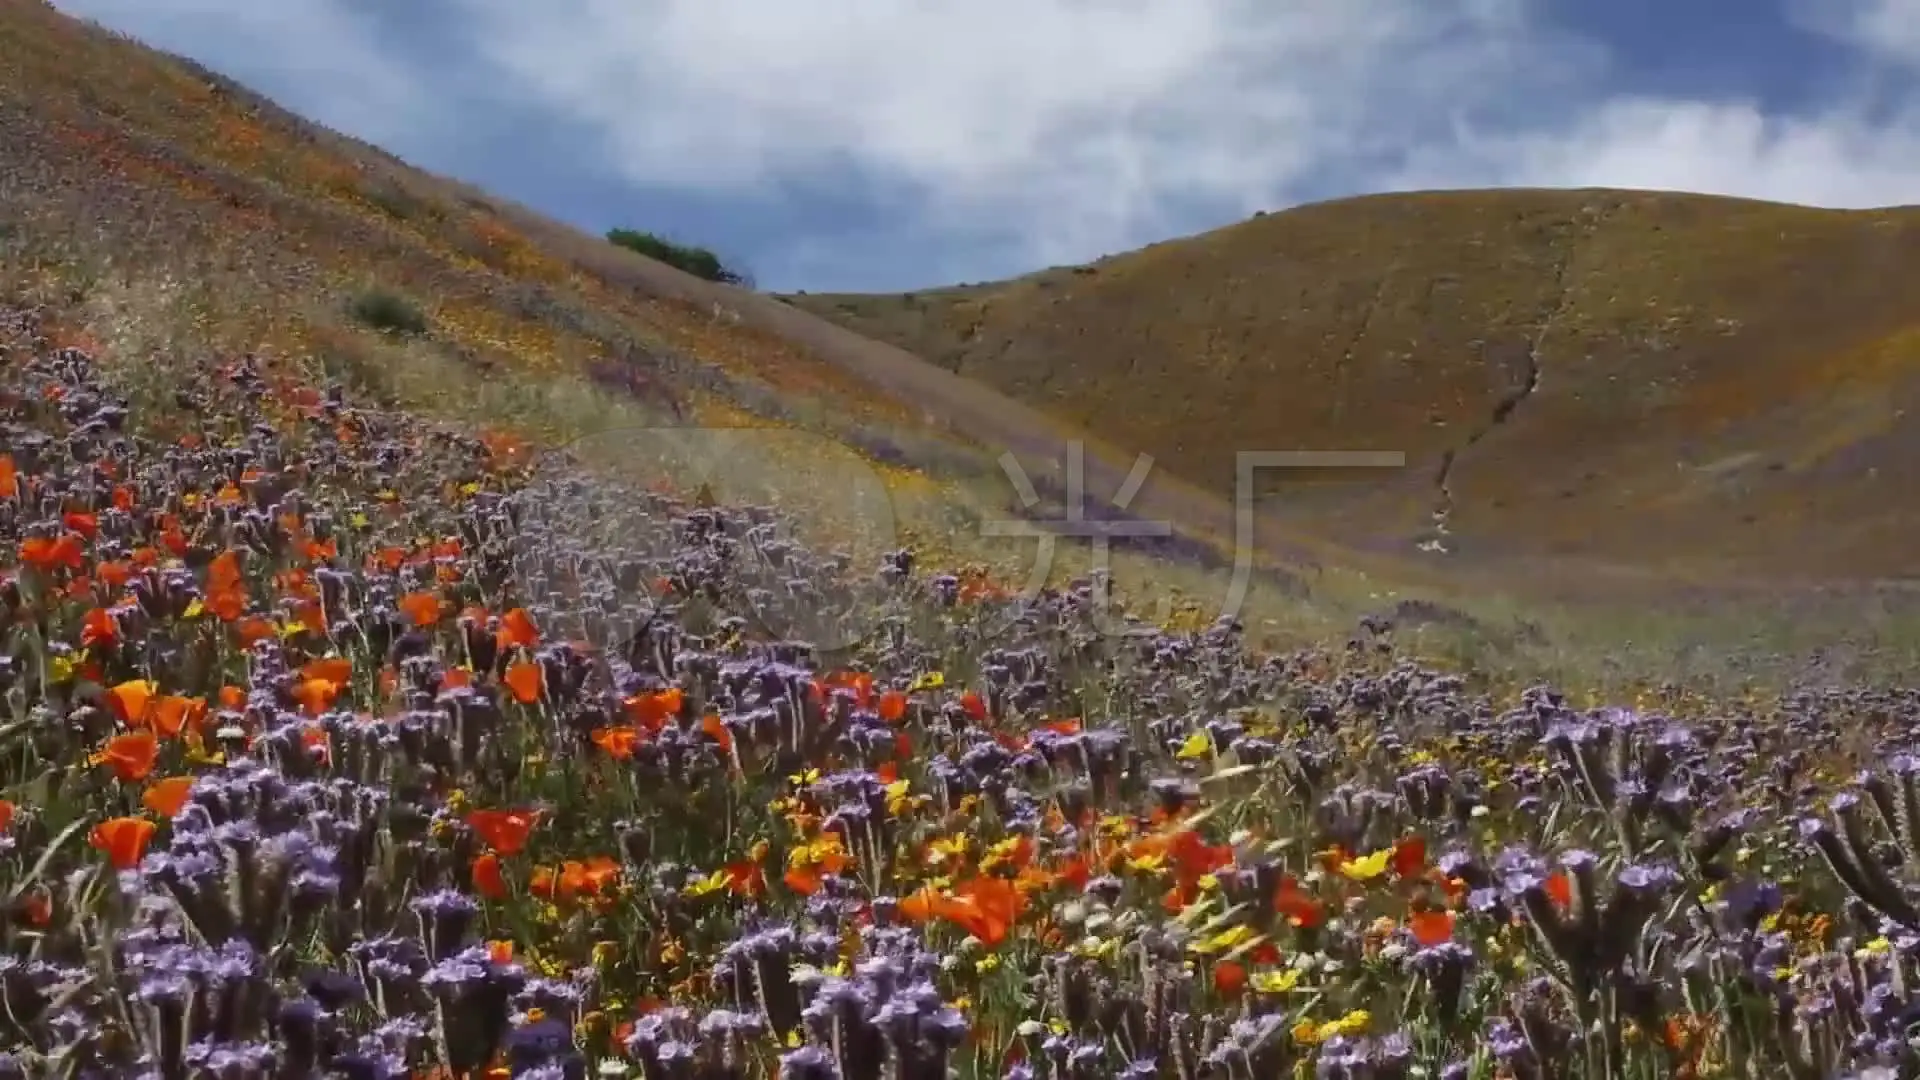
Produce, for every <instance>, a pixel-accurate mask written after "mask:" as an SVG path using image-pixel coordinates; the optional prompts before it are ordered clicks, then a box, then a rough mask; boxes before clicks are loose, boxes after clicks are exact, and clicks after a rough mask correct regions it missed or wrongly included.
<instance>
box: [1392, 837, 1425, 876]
mask: <svg viewBox="0 0 1920 1080" xmlns="http://www.w3.org/2000/svg"><path fill="white" fill-rule="evenodd" d="M1391 861H1392V865H1393V872H1394V873H1395V874H1396V875H1398V876H1399V877H1402V878H1413V877H1419V876H1420V872H1421V871H1422V870H1425V869H1426V868H1427V842H1426V841H1425V840H1424V839H1422V838H1420V837H1418V836H1409V837H1407V838H1406V839H1404V840H1402V841H1400V842H1399V843H1397V844H1395V845H1393V856H1392V860H1391Z"/></svg>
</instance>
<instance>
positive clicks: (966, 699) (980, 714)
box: [960, 690, 987, 724]
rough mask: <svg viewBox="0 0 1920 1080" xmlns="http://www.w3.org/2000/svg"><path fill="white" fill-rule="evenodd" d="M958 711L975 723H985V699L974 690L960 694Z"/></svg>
mask: <svg viewBox="0 0 1920 1080" xmlns="http://www.w3.org/2000/svg"><path fill="white" fill-rule="evenodd" d="M960 711H961V712H963V713H966V714H967V718H968V719H969V720H972V721H973V722H974V723H976V724H983V723H986V720H987V701H986V699H985V698H983V697H981V696H980V695H979V694H978V693H976V692H975V691H972V690H969V691H967V692H966V693H964V694H961V695H960Z"/></svg>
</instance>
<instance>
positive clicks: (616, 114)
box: [59, 0, 1920, 280]
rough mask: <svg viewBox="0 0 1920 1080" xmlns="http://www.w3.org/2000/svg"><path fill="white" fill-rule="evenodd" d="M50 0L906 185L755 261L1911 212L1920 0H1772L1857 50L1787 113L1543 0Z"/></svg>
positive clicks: (391, 125)
mask: <svg viewBox="0 0 1920 1080" xmlns="http://www.w3.org/2000/svg"><path fill="white" fill-rule="evenodd" d="M59 2H60V4H61V6H62V7H64V8H66V9H68V10H71V11H75V12H77V13H80V14H86V15H91V16H95V17H98V18H99V19H101V20H102V21H103V22H106V23H107V24H109V25H112V26H115V27H117V28H121V29H124V30H128V31H130V32H132V33H135V34H136V35H139V36H142V37H144V38H147V39H148V40H150V41H152V42H154V43H155V44H157V45H160V46H161V47H163V48H169V49H173V50H175V51H179V52H183V53H187V54H190V55H196V56H199V57H202V58H203V59H206V60H207V61H209V62H210V63H214V64H215V65H216V66H220V67H222V68H223V69H226V70H228V71H230V72H231V73H233V74H234V75H236V76H237V77H239V78H241V79H242V80H243V81H247V82H251V83H256V84H257V85H259V86H260V87H261V88H262V89H264V90H266V91H268V92H269V93H270V94H273V95H275V96H276V97H279V98H281V99H282V100H283V102H284V103H285V104H287V105H289V106H290V107H292V108H294V109H296V110H300V111H303V112H306V113H308V114H309V115H313V116H315V117H316V118H318V119H320V120H322V121H323V122H326V123H328V124H330V125H331V126H336V127H340V128H342V129H344V130H348V131H350V132H352V133H354V134H358V135H361V136H362V137H366V138H369V139H372V140H374V141H377V142H381V143H383V144H384V145H386V146H388V148H389V149H393V150H395V151H397V152H399V153H401V154H402V155H403V156H407V157H411V158H415V159H416V160H421V159H426V160H432V159H435V158H439V157H441V156H442V155H440V154H438V153H435V152H433V151H434V148H435V147H437V146H438V145H442V144H444V143H446V142H448V141H452V142H460V141H462V140H465V141H466V143H467V145H466V150H465V152H464V153H462V154H460V155H458V156H459V157H461V158H463V159H465V160H470V161H471V160H480V159H482V158H483V157H492V158H495V159H499V158H500V157H501V156H502V155H510V154H511V153H512V151H511V148H507V147H487V148H485V153H484V154H482V153H480V152H479V151H478V150H477V149H476V146H475V145H474V144H473V141H474V140H476V139H480V138H482V136H479V135H476V134H474V132H475V131H476V130H477V129H476V128H474V127H472V126H470V125H469V124H467V123H463V122H462V121H463V119H465V120H471V119H474V118H475V117H474V116H473V115H471V114H470V115H469V116H468V117H465V118H463V117H461V116H460V115H459V113H460V110H461V108H462V105H463V104H464V105H465V106H467V107H472V105H473V102H474V99H473V98H472V97H471V95H470V94H469V93H468V92H469V91H471V90H472V89H473V88H474V86H475V85H476V84H477V83H478V82H486V83H487V91H488V94H489V95H490V96H492V97H493V98H495V99H496V100H500V101H510V102H513V103H515V104H516V106H518V105H525V106H526V107H527V108H529V109H531V110H534V111H535V112H539V113H544V114H545V115H548V116H552V117H555V118H561V119H564V120H566V121H568V122H569V123H574V124H581V125H584V127H585V129H586V130H588V131H589V132H592V133H593V134H594V135H595V136H596V137H597V139H598V142H597V144H596V145H588V146H584V147H582V156H581V158H580V159H578V160H577V161H576V162H572V163H569V162H565V161H558V162H554V163H553V164H552V166H551V167H552V168H567V167H583V168H600V167H603V166H604V167H609V168H611V169H612V170H613V171H615V172H617V173H618V174H620V175H622V176H624V177H626V178H627V179H629V180H631V181H633V182H635V183H637V184H642V185H649V186H664V187H670V188H671V187H677V188H683V189H688V190H697V191H709V192H713V191H717V192H721V193H723V194H724V193H730V192H738V193H740V194H741V195H742V196H743V197H744V196H748V195H759V194H764V193H766V192H768V191H781V190H788V191H790V190H793V189H795V188H799V187H804V186H806V185H807V184H829V185H831V184H835V183H846V182H848V178H849V177H856V178H858V179H859V181H860V182H862V183H863V184H872V185H878V186H880V187H882V188H884V189H887V190H889V191H902V190H904V191H907V192H910V193H911V195H912V197H911V198H909V199H907V200H906V201H905V202H903V203H902V204H901V205H900V206H899V207H894V206H891V205H890V206H889V207H888V208H887V214H886V220H885V221H884V222H881V223H880V224H879V226H878V227H877V228H875V227H873V226H872V225H871V224H869V225H865V226H862V235H861V243H860V253H859V254H854V253H852V252H851V251H845V250H844V249H838V248H836V247H835V246H834V245H835V243H837V242H841V241H843V240H844V239H846V238H840V237H831V236H826V235H825V234H823V233H816V232H810V231H809V227H810V223H809V222H807V221H806V220H804V218H803V217H801V216H800V215H802V214H804V213H805V211H804V210H798V209H797V210H796V220H795V231H794V234H793V235H791V236H783V237H780V238H777V239H772V240H770V242H769V245H768V249H767V250H763V251H761V252H758V253H757V254H756V256H755V261H756V262H757V263H759V264H761V265H763V266H765V265H769V264H772V265H779V264H783V263H784V264H786V265H788V266H790V267H798V266H800V265H803V264H804V265H807V266H809V267H817V261H818V258H819V253H820V252H821V251H823V250H824V251H830V252H835V251H839V252H841V253H842V257H846V258H850V259H854V260H858V261H860V262H862V263H863V264H867V265H870V264H874V263H890V264H891V265H892V266H893V267H894V268H896V269H897V268H899V267H900V266H902V265H905V264H907V263H909V262H911V263H917V264H919V265H920V266H922V267H927V268H932V267H939V268H941V269H943V270H949V271H954V272H958V273H966V274H968V275H970V276H974V277H978V276H981V275H982V274H984V273H988V272H993V273H999V272H1011V271H1014V270H1016V269H1019V268H1022V267H1026V266H1032V265H1036V264H1042V263H1049V262H1062V261H1071V260H1077V259H1083V258H1087V257H1090V256H1092V255H1096V254H1099V253H1102V252H1108V251H1115V250H1121V249H1125V248H1129V247H1133V246H1137V245H1139V244H1142V243H1146V242H1149V241H1151V240H1155V239H1160V238H1163V237H1166V236H1169V235H1174V234H1178V233H1182V232H1189V231H1193V230H1194V229H1196V228H1200V227H1204V226H1206V225H1209V224H1213V223H1217V222H1220V221H1224V220H1231V219H1233V218H1235V217H1237V216H1239V215H1243V214H1245V213H1247V212H1250V211H1252V210H1254V209H1256V208H1274V207H1278V206H1282V205H1285V204H1287V203H1289V202H1293V201H1297V200H1299V199H1301V198H1306V197H1316V196H1320V195H1325V194H1330V193H1339V192H1356V193H1357V192H1361V191H1369V190H1382V189H1392V188H1410V187H1438V186H1481V185H1507V184H1522V185H1540V186H1628V187H1648V188H1663V189H1679V190H1697V191H1709V192H1717V193H1723V194H1734V195H1748V196H1757V197H1763V198H1774V199H1784V200H1789V201H1796V202H1806V203H1813V204H1818V205H1828V206H1867V205H1887V204H1894V203H1912V202H1920V97H1915V96H1914V93H1913V77H1912V76H1913V73H1914V72H1915V71H1920V0H1775V2H1776V3H1778V4H1781V5H1784V7H1783V9H1782V10H1784V11H1785V12H1787V13H1788V14H1789V15H1790V17H1791V18H1792V19H1794V20H1795V21H1796V22H1797V24H1798V25H1800V26H1802V27H1804V28H1808V29H1810V30H1812V31H1814V32H1816V33H1819V34H1823V35H1826V36H1827V37H1828V38H1830V39H1831V40H1833V41H1836V42H1840V43H1843V44H1844V45H1845V46H1846V47H1848V48H1850V49H1853V50H1854V51H1855V52H1856V54H1857V55H1858V56H1859V58H1860V60H1861V63H1860V64H1859V65H1858V68H1859V75H1858V78H1857V79H1856V80H1855V83H1854V84H1852V85H1849V86H1848V87H1847V88H1846V93H1845V96H1844V97H1842V98H1836V99H1834V100H1828V101H1824V102H1818V103H1813V104H1810V105H1808V106H1807V107H1805V108H1804V109H1803V110H1802V111H1800V112H1796V113H1793V114H1791V115H1783V114H1773V113H1768V112H1765V111H1763V110H1762V109H1761V108H1760V107H1759V106H1758V105H1756V104H1755V103H1753V102H1751V101H1746V100H1741V99H1675V98H1660V97H1656V96H1648V95H1646V94H1644V93H1635V92H1634V90H1635V88H1633V87H1619V86H1617V85H1613V84H1612V83H1610V81H1609V80H1610V78H1611V76H1612V75H1613V74H1614V72H1613V71H1612V70H1610V68H1609V62H1610V58H1609V57H1608V56H1607V55H1606V54H1605V52H1604V50H1603V49H1601V48H1599V47H1598V46H1597V45H1595V44H1594V43H1593V42H1588V41H1580V40H1573V39H1569V38H1568V37H1566V36H1564V35H1562V34H1557V33H1555V32H1552V31H1550V30H1549V29H1548V27H1547V24H1546V22H1545V20H1543V19H1542V18H1541V17H1540V11H1539V8H1540V6H1541V5H1543V4H1545V3H1546V2H1547V0H1289V2H1286V3H1281V2H1278V0H967V2H962V0H947V2H943V0H812V2H809V3H794V2H791V0H545V2H543V3H538V4H527V3H525V2H523V0H435V2H434V3H432V4H430V5H429V4H426V2H425V0H417V3H416V5H414V6H407V7H405V14H404V17H406V18H409V19H411V20H412V21H413V23H414V26H413V28H412V29H413V30H414V31H415V33H414V34H413V36H414V37H415V38H417V39H418V40H416V41H414V42H412V43H411V45H409V44H406V43H400V44H396V43H395V42H394V41H393V40H392V38H391V36H389V35H387V34H386V33H385V32H384V31H383V28H382V26H381V25H379V24H377V23H376V22H374V21H373V19H372V16H370V15H369V14H368V8H367V7H366V4H365V3H364V2H362V0H275V2H274V3H271V4H261V3H258V2H254V0H59ZM381 10H382V11H383V13H384V14H385V16H386V17H387V18H389V19H392V18H397V17H402V16H401V15H399V14H396V13H400V12H401V11H402V9H401V8H393V9H381ZM386 29H387V30H390V29H391V27H390V26H389V27H387V28H386ZM427 48H431V49H432V50H434V51H435V52H436V53H442V52H444V53H445V54H446V55H444V56H436V57H435V58H434V59H433V60H431V61H429V60H423V58H422V56H421V55H420V52H421V50H422V49H427ZM462 50H469V51H468V52H467V53H466V54H464V55H462ZM1755 77H1756V78H1758V77H1761V75H1760V73H1756V75H1755ZM473 179H476V180H479V181H481V182H485V180H486V177H485V176H484V175H479V176H475V177H473ZM550 209H556V210H560V209H564V208H558V207H554V208H550ZM782 249H784V250H782ZM962 268H964V269H962ZM814 272H818V270H817V269H816V270H815V271H814ZM836 276H841V277H842V278H843V279H844V277H845V276H846V275H844V274H842V275H836ZM868 280H871V279H870V278H869V279H868Z"/></svg>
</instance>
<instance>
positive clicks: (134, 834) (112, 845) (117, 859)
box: [87, 817, 154, 870]
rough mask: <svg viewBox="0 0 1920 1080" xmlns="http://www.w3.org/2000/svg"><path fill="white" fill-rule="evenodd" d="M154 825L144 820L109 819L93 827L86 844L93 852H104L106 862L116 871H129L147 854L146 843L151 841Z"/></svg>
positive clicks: (130, 818)
mask: <svg viewBox="0 0 1920 1080" xmlns="http://www.w3.org/2000/svg"><path fill="white" fill-rule="evenodd" d="M153 831H154V824H153V822H151V821H148V820H147V819H146V818H137V817H117V818H109V819H107V820H106V821H103V822H101V823H100V824H98V825H95V826H94V827H93V831H92V832H91V833H90V834H88V836H87V842H88V843H89V844H91V845H92V846H93V847H94V849H95V850H97V851H103V852H106V855H107V861H109V862H111V863H112V864H113V867H114V869H116V870H131V869H133V868H134V867H136V866H139V865H140V859H141V858H142V857H143V856H144V855H146V853H147V841H149V840H151V839H153Z"/></svg>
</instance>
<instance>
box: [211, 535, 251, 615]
mask: <svg viewBox="0 0 1920 1080" xmlns="http://www.w3.org/2000/svg"><path fill="white" fill-rule="evenodd" d="M205 603H206V607H207V610H208V611H211V612H213V613H214V615H216V616H218V617H219V618H220V620H221V621H222V622H234V621H237V620H238V619H239V618H240V616H242V615H244V614H246V610H247V582H246V578H245V577H244V576H243V575H242V574H241V569H240V553H239V552H237V551H234V550H232V549H228V550H226V551H223V552H221V553H220V554H219V555H216V556H214V559H213V562H211V563H209V564H208V566H207V588H206V600H205Z"/></svg>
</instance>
